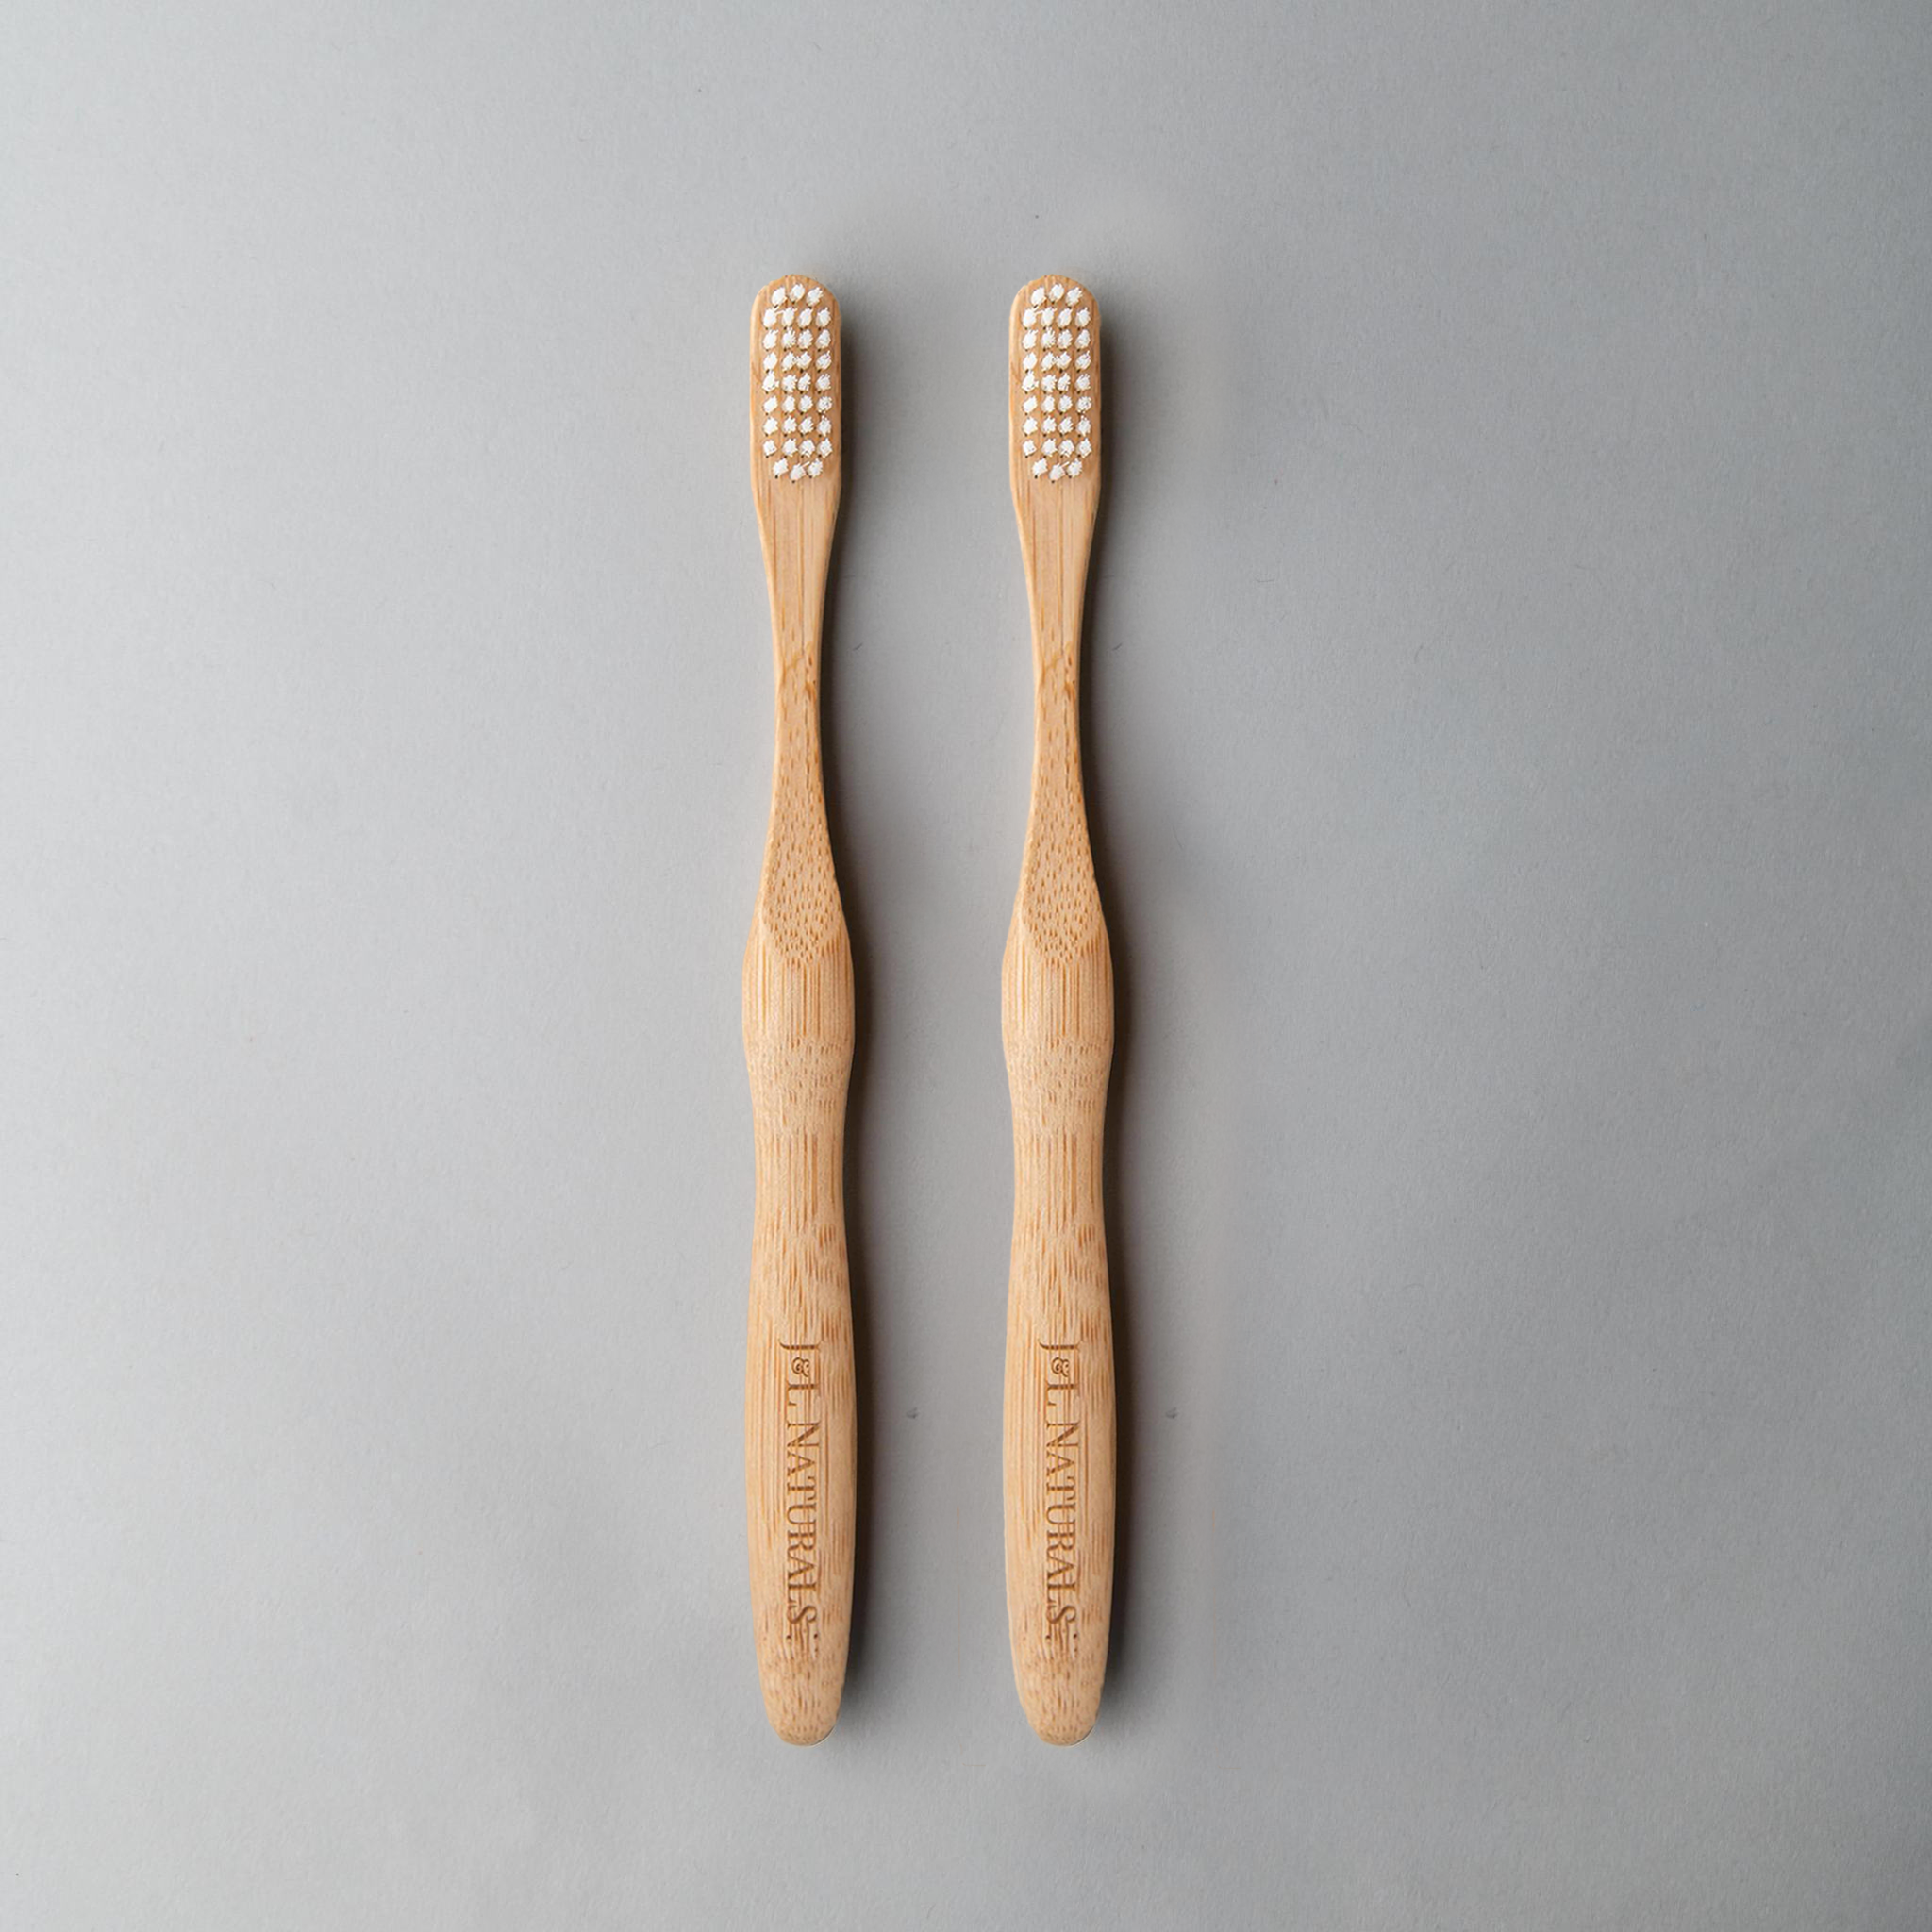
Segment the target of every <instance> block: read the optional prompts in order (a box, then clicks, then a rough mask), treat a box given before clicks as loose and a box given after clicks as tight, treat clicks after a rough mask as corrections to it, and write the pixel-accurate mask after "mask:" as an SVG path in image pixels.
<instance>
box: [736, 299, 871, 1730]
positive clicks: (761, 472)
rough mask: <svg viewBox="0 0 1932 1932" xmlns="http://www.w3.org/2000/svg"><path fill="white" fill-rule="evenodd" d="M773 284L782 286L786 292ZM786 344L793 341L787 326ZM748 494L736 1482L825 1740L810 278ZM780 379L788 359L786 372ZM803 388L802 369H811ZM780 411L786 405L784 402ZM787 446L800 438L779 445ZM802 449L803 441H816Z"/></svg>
mask: <svg viewBox="0 0 1932 1932" xmlns="http://www.w3.org/2000/svg"><path fill="white" fill-rule="evenodd" d="M796 284H802V285H803V288H804V290H805V291H806V292H807V293H810V292H812V291H818V292H819V293H820V294H821V295H822V296H823V300H822V301H818V302H814V303H812V304H810V305H804V306H809V307H810V308H811V310H812V317H813V325H812V327H811V330H810V333H811V335H812V337H813V342H812V345H811V347H812V351H813V353H812V355H811V357H810V358H809V361H808V370H811V369H814V368H815V365H816V361H817V355H818V353H819V350H818V345H817V341H816V338H817V336H818V334H819V332H820V326H819V325H818V322H817V317H818V313H819V311H820V310H821V309H824V310H828V311H829V322H828V324H826V325H825V326H828V327H829V331H830V342H829V351H830V356H831V364H830V369H829V374H830V375H831V377H832V382H831V386H830V389H829V391H825V393H826V394H827V395H828V396H829V399H830V404H829V411H828V415H829V421H830V424H831V425H832V431H833V434H832V448H831V450H830V452H829V454H828V455H824V456H820V455H819V453H818V452H817V451H816V450H815V451H814V453H813V454H814V457H815V458H816V459H818V460H819V461H820V464H821V469H820V474H818V475H811V476H808V479H807V480H805V481H803V482H796V481H793V480H791V477H790V475H783V476H780V475H774V456H773V454H771V453H769V452H768V451H767V449H766V444H767V443H768V442H771V441H777V442H778V443H779V445H780V450H781V452H782V448H783V443H784V441H786V440H787V439H786V437H785V434H784V430H783V426H782V421H781V423H780V426H779V429H778V433H777V435H776V437H775V438H774V437H773V436H769V435H767V433H766V431H765V426H764V425H765V423H766V421H767V420H769V419H768V418H767V416H766V410H765V406H766V403H767V400H768V397H769V396H770V395H771V394H772V393H773V392H771V391H766V390H765V389H764V386H763V385H764V377H765V375H766V374H767V369H766V365H765V357H766V355H767V354H768V353H779V354H782V355H789V354H791V350H790V349H789V348H787V349H784V350H782V351H775V350H768V347H767V344H766V340H765V339H766V337H767V336H768V335H774V336H776V337H778V338H779V339H780V341H782V339H783V337H784V334H785V326H784V325H782V324H781V325H778V326H777V327H775V328H774V327H772V326H769V325H767V323H766V321H765V317H766V315H767V312H768V311H772V310H774V309H775V310H776V311H778V313H779V314H780V315H782V314H783V312H784V311H785V310H786V309H788V308H791V309H794V310H795V309H796V308H799V307H800V306H802V305H801V304H799V303H798V302H797V301H796V300H795V299H794V298H792V297H791V289H792V287H793V286H794V285H796ZM780 291H783V292H782V293H781V292H780ZM793 332H794V333H795V332H796V330H795V326H794V331H793ZM751 344H752V348H751V405H752V418H751V431H752V444H751V447H752V494H753V496H754V498H755V500H756V502H757V505H758V533H759V538H760V540H761V542H762V545H763V549H764V558H765V578H766V583H767V586H768V588H769V590H770V592H771V603H772V650H773V658H774V668H775V671H776V678H777V747H776V755H775V758H774V767H773V776H772V816H771V825H770V830H769V832H768V834H767V837H766V841H765V858H764V869H763V873H762V875H761V877H760V879H759V884H758V909H757V914H756V916H755V918H754V919H753V922H752V929H751V939H750V941H749V943H748V944H747V946H746V948H745V955H744V1054H745V1062H746V1065H747V1067H748V1068H749V1070H750V1074H751V1098H752V1123H753V1135H754V1141H755V1144H756V1148H757V1162H758V1177H757V1195H756V1205H755V1208H754V1210H753V1226H752V1258H751V1309H750V1320H749V1324H748V1334H747V1344H746V1351H745V1388H744V1475H745V1502H746V1519H747V1525H748V1530H749V1536H750V1544H751V1596H752V1630H753V1637H754V1640H755V1642H756V1646H757V1650H758V1679H759V1683H760V1685H761V1687H762V1689H763V1691H764V1699H765V1713H766V1715H767V1716H768V1717H769V1718H770V1720H771V1723H772V1728H773V1729H774V1730H775V1731H776V1732H777V1734H778V1735H779V1737H781V1738H783V1739H785V1740H787V1741H788V1742H790V1743H794V1744H811V1743H816V1742H817V1741H818V1740H820V1739H821V1738H823V1737H824V1736H825V1734H826V1733H827V1732H828V1731H830V1729H831V1728H832V1725H833V1724H834V1722H835V1721H836V1719H837V1717H838V1714H839V1699H840V1695H841V1691H842V1690H843V1688H844V1681H845V1653H846V1647H847V1642H848V1640H849V1637H850V1632H851V1623H852V1569H853V1550H854V1538H855V1533H856V1527H857V1524H856V1486H855V1474H856V1470H855V1445H856V1441H857V1438H856V1433H855V1423H856V1414H857V1389H856V1386H855V1382H854V1375H853V1357H852V1304H851V1293H850V1285H849V1277H848V1271H847V1263H846V1250H845V1199H844V1149H845V1091H846V1084H847V1081H848V1078H849V1076H850V1073H851V1068H852V1036H853V1005H852V947H851V944H850V941H849V940H848V939H847V936H846V931H845V916H844V912H843V910H842V909H841V906H840V903H839V886H838V881H837V879H836V878H835V877H834V875H833V871H832V846H831V840H830V837H829V835H828V833H827V830H826V825H825V800H824V779H823V775H822V773H821V768H820V758H819V661H820V633H821V627H822V625H823V621H824V593H825V574H826V570H827V568H828V566H829V563H830V559H831V547H832V531H833V526H834V525H835V523H836V522H837V519H838V514H839V486H840V475H841V466H842V462H843V442H844V439H843V433H842V432H843V412H842V408H841V403H842V391H841V370H840V357H839V314H838V305H837V303H836V302H834V301H833V300H832V298H831V296H830V295H829V293H825V292H824V291H823V288H822V285H820V284H818V283H816V282H815V281H813V280H812V279H811V278H810V277H808V276H792V277H787V278H786V280H785V281H783V282H778V283H774V284H772V285H771V286H770V287H769V288H767V289H766V290H764V291H761V292H760V294H759V296H758V301H757V302H756V303H755V304H754V305H753V308H752V331H751ZM785 373H787V374H790V373H791V370H790V368H789V367H788V368H787V369H786V372H785ZM814 379H815V377H814ZM780 400H782V394H781V396H780ZM792 440H794V441H795V440H796V439H795V437H794V438H793V439H792ZM814 441H815V442H816V441H818V439H816V438H815V439H814Z"/></svg>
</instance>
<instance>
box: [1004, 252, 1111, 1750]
mask: <svg viewBox="0 0 1932 1932" xmlns="http://www.w3.org/2000/svg"><path fill="white" fill-rule="evenodd" d="M1010 342H1011V353H1010V366H1009V372H1008V404H1009V408H1010V410H1011V416H1012V471H1013V508H1014V509H1015V511H1016V512H1017V513H1018V515H1019V519H1020V553H1021V556H1022V558H1024V562H1025V567H1026V590H1027V595H1028V599H1029V601H1030V603H1031V605H1032V615H1033V688H1034V711H1033V796H1032V803H1031V807H1030V808H1029V811H1028V815H1027V823H1026V850H1025V856H1024V858H1023V860H1022V861H1021V868H1020V893H1019V898H1018V901H1017V902H1016V904H1015V905H1014V908H1013V923H1012V926H1011V929H1010V930H1009V932H1008V935H1007V950H1006V958H1005V960H1004V962H1003V963H1002V966H1001V970H1000V1017H1001V1031H1002V1034H1003V1035H1004V1038H1005V1041H1006V1050H1007V1077H1008V1083H1009V1085H1010V1087H1011V1089H1012V1097H1013V1261H1012V1278H1011V1287H1010V1290H1009V1292H1008V1304H1007V1377H1006V1457H1005V1460H1006V1517H1007V1617H1008V1624H1009V1626H1010V1629H1011V1633H1012V1641H1013V1676H1014V1680H1015V1682H1016V1683H1017V1684H1018V1686H1019V1691H1020V1702H1021V1704H1022V1705H1023V1706H1024V1708H1025V1711H1026V1716H1027V1718H1028V1720H1029V1721H1030V1723H1031V1724H1032V1725H1033V1728H1034V1729H1035V1730H1036V1731H1038V1732H1039V1733H1040V1735H1041V1737H1042V1738H1044V1739H1045V1740H1047V1741H1048V1742H1049V1743H1053V1744H1072V1743H1076V1742H1077V1741H1078V1740H1080V1739H1082V1738H1084V1737H1085V1736H1086V1735H1087V1733H1088V1731H1089V1730H1091V1728H1092V1725H1093V1720H1094V1717H1095V1716H1096V1714H1097V1713H1098V1711H1099V1708H1100V1685H1101V1679H1102V1677H1103V1676H1104V1675H1105V1674H1106V1672H1107V1639H1108V1619H1109V1616H1110V1614H1111V1610H1112V1603H1113V1504H1114V1377H1113V1324H1112V1318H1111V1315H1110V1313H1109V1310H1108V1287H1107V1238H1106V1232H1105V1228H1104V1226H1103V1224H1102V1217H1101V1198H1100V1168H1101V1145H1102V1133H1103V1128H1104V1124H1105V1120H1106V1113H1107V1076H1108V1066H1109V1064H1110V1063H1111V1061H1112V1058H1113V962H1112V959H1111V958H1110V956H1109V954H1108V944H1107V925H1106V923H1105V921H1104V920H1103V919H1102V917H1101V912H1100V893H1099V891H1098V888H1097V887H1096V885H1095V882H1094V877H1093V856H1092V853H1091V849H1090V847H1089V845H1088V841H1087V811H1086V805H1085V801H1084V799H1083V797H1082V794H1081V787H1080V608H1081V601H1082V598H1083V596H1084V593H1085V590H1086V583H1087V560H1088V557H1089V554H1090V552H1091V547H1092V542H1093V519H1094V511H1095V508H1096V507H1097V504H1098V500H1099V494H1100V351H1099V343H1100V319H1099V316H1098V314H1097V312H1096V311H1095V308H1094V306H1093V298H1092V296H1091V294H1090V293H1088V292H1087V291H1086V290H1085V289H1084V288H1082V287H1081V286H1079V285H1078V284H1075V283H1074V282H1070V281H1067V280H1066V279H1064V278H1063V277H1061V276H1058V275H1049V276H1047V277H1046V278H1044V279H1043V280H1041V281H1034V282H1028V283H1027V284H1026V286H1025V288H1024V289H1023V290H1021V291H1020V293H1019V295H1018V296H1017V297H1016V298H1015V299H1014V302H1013V312H1012V328H1011V337H1010Z"/></svg>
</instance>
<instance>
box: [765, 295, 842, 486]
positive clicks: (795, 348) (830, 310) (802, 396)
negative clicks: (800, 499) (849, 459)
mask: <svg viewBox="0 0 1932 1932" xmlns="http://www.w3.org/2000/svg"><path fill="white" fill-rule="evenodd" d="M840 397H841V383H840V368H839V305H838V303H837V302H836V301H834V300H833V298H832V296H831V294H830V293H829V291H827V290H826V289H825V287H824V284H823V283H821V282H818V281H815V280H813V279H812V277H811V276H809V275H784V276H781V277H780V278H779V279H778V280H777V281H775V282H773V283H770V284H769V285H768V286H767V287H765V288H763V289H761V290H760V291H758V300H757V301H756V302H754V303H753V304H752V310H751V458H752V461H751V473H752V479H753V482H754V484H755V485H756V486H757V487H758V493H759V497H760V500H761V501H762V500H763V498H764V495H765V492H766V491H771V492H772V493H773V494H774V496H775V495H776V494H777V493H778V492H780V491H788V490H792V489H803V490H806V491H810V490H811V488H812V486H814V485H820V486H822V485H824V484H826V483H831V484H835V485H836V484H837V482H838V480H839V455H840V450H841V445H842V442H843V431H842V429H841V425H840V418H839V404H840Z"/></svg>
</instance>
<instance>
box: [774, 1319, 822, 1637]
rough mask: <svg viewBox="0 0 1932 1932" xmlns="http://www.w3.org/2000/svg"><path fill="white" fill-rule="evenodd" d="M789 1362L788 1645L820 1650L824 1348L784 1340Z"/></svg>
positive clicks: (786, 1627) (787, 1480) (787, 1422)
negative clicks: (821, 1374) (821, 1378)
mask: <svg viewBox="0 0 1932 1932" xmlns="http://www.w3.org/2000/svg"><path fill="white" fill-rule="evenodd" d="M779 1346H780V1347H781V1348H782V1349H783V1350H784V1359H785V1641H786V1647H787V1648H788V1649H789V1650H791V1652H792V1653H793V1654H794V1655H796V1654H803V1655H804V1656H806V1657H816V1656H817V1655H818V1648H819V1600H818V1599H819V1504H820V1499H821V1498H822V1497H823V1495H824V1473H825V1413H824V1391H822V1390H821V1389H820V1387H819V1345H818V1343H817V1342H815V1341H804V1342H781V1343H780V1344H779Z"/></svg>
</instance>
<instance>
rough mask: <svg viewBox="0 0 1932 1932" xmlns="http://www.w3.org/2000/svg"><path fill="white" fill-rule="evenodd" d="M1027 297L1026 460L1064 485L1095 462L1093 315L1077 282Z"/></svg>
mask: <svg viewBox="0 0 1932 1932" xmlns="http://www.w3.org/2000/svg"><path fill="white" fill-rule="evenodd" d="M1020 299H1021V303H1022V305H1023V307H1022V308H1021V312H1020V317H1019V323H1018V327H1019V330H1020V342H1019V346H1020V350H1021V354H1020V356H1019V358H1017V360H1018V367H1017V369H1016V371H1015V374H1016V375H1018V377H1019V383H1020V392H1021V397H1020V418H1021V420H1020V425H1019V428H1020V455H1021V458H1022V459H1023V460H1024V462H1025V463H1026V465H1027V468H1028V471H1029V473H1030V474H1031V475H1033V476H1035V477H1037V478H1039V479H1041V481H1042V482H1047V483H1060V482H1064V481H1065V480H1066V479H1067V478H1068V477H1070V476H1080V475H1085V474H1086V471H1087V467H1088V465H1089V463H1090V462H1091V460H1092V458H1093V419H1092V415H1091V410H1092V406H1093V395H1092V391H1093V387H1094V373H1095V355H1094V349H1093V328H1092V324H1093V311H1092V309H1091V308H1090V307H1088V296H1087V291H1086V290H1085V289H1083V288H1081V287H1079V286H1078V285H1077V284H1075V283H1073V282H1040V283H1036V284H1035V285H1034V286H1033V287H1032V288H1030V289H1028V290H1027V291H1025V292H1024V294H1023V295H1022V296H1021V298H1020Z"/></svg>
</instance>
